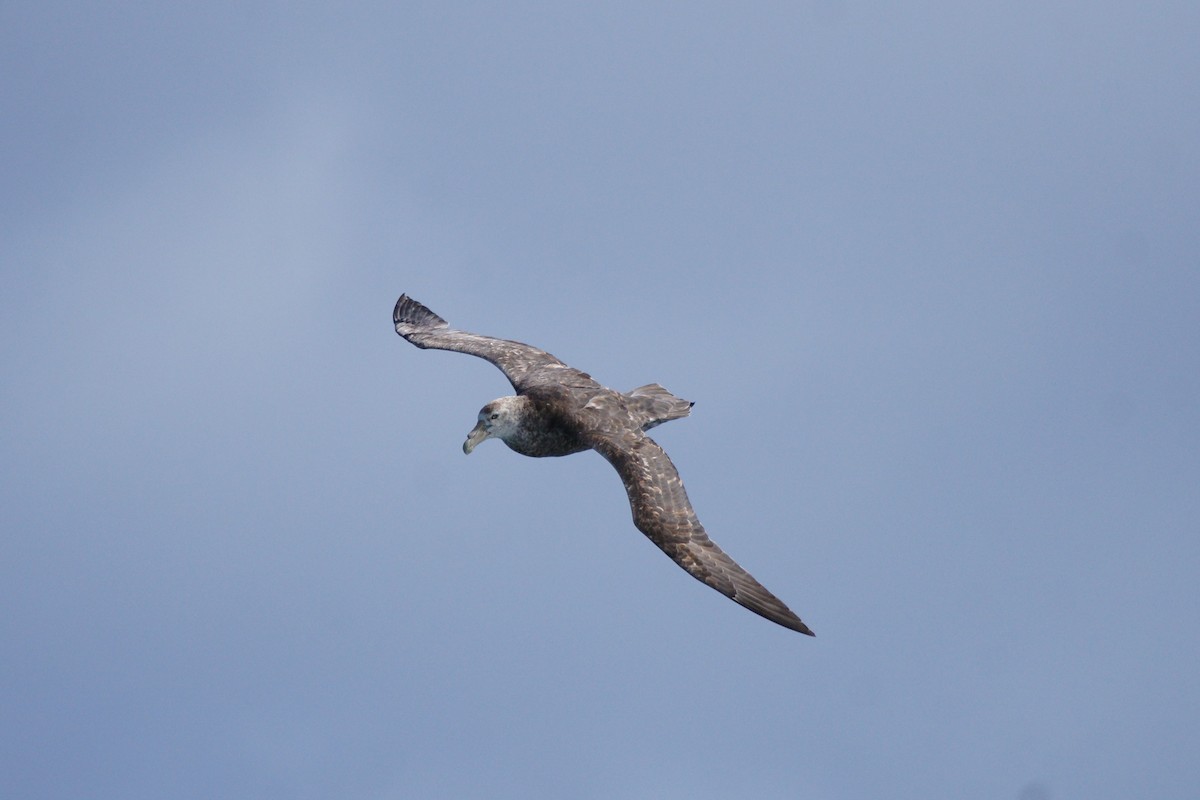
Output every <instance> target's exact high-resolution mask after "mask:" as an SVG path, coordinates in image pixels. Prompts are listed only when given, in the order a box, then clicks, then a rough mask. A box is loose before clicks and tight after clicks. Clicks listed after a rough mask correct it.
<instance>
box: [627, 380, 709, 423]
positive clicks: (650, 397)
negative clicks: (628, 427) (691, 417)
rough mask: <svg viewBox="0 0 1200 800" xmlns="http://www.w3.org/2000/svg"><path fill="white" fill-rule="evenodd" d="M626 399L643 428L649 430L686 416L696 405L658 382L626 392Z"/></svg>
mask: <svg viewBox="0 0 1200 800" xmlns="http://www.w3.org/2000/svg"><path fill="white" fill-rule="evenodd" d="M625 399H626V400H627V401H628V402H629V407H630V409H631V410H632V411H633V413H634V415H635V416H636V417H637V418H638V421H639V422H640V423H641V426H642V430H644V431H648V430H650V429H651V428H653V427H654V426H655V425H661V424H663V423H664V422H670V421H671V420H673V419H679V418H680V417H686V416H687V415H688V414H690V413H691V411H692V406H693V405H695V404H694V403H692V402H691V401H689V400H684V399H683V398H682V397H676V396H675V395H673V394H671V393H670V392H668V391H667V390H666V389H664V388H663V387H661V386H659V385H658V384H657V383H648V384H646V385H645V386H639V387H638V388H636V389H634V390H633V391H631V392H628V393H626V395H625Z"/></svg>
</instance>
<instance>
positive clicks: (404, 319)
mask: <svg viewBox="0 0 1200 800" xmlns="http://www.w3.org/2000/svg"><path fill="white" fill-rule="evenodd" d="M392 322H393V323H394V324H395V325H396V333H399V334H400V335H401V336H403V335H404V334H405V333H411V332H412V331H413V330H419V329H421V328H444V327H446V320H444V319H442V318H441V317H439V316H438V315H437V314H435V313H433V312H432V311H430V310H429V309H428V308H426V307H425V306H423V305H422V304H420V303H418V302H417V301H416V300H413V299H412V298H411V297H409V296H408V295H406V294H402V295H400V299H399V300H397V301H396V307H395V308H394V309H393V310H392ZM401 326H404V327H405V328H406V330H401V329H400V328H401Z"/></svg>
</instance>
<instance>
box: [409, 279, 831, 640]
mask: <svg viewBox="0 0 1200 800" xmlns="http://www.w3.org/2000/svg"><path fill="white" fill-rule="evenodd" d="M392 319H393V321H394V322H395V325H396V332H397V333H398V334H400V335H401V336H402V337H404V338H405V339H407V340H408V341H409V342H411V343H412V344H414V345H416V346H417V347H420V348H432V349H435V350H454V351H456V352H460V353H468V354H470V355H473V356H478V357H480V358H483V359H486V360H488V361H490V362H492V363H493V364H495V365H496V366H497V367H499V368H500V370H501V371H502V372H503V373H504V374H505V376H507V377H508V380H509V381H510V382H511V383H512V385H513V388H514V389H516V390H517V394H516V395H515V396H508V397H501V398H498V399H496V400H493V401H492V402H490V403H488V404H487V405H485V406H484V407H483V408H482V409H481V410H480V412H479V422H478V424H477V425H476V426H475V428H474V430H472V431H471V432H470V434H468V435H467V441H466V442H465V443H464V444H463V450H464V451H465V452H467V453H470V452H471V451H472V450H473V449H474V448H475V446H476V445H478V444H479V443H480V442H482V441H484V440H485V439H490V438H496V439H500V440H501V441H503V442H504V443H505V444H506V445H508V446H509V447H510V448H512V449H513V450H515V451H516V452H518V453H521V454H522V455H527V456H533V457H544V456H565V455H570V454H571V453H578V452H581V451H583V450H588V449H591V450H595V451H596V452H598V453H600V455H602V456H604V458H605V459H607V460H608V462H609V463H610V464H612V465H613V467H614V468H616V470H617V474H618V475H620V476H621V481H622V482H623V483H624V484H625V491H626V493H627V494H628V495H629V506H630V508H631V509H632V511H633V523H634V525H636V526H637V528H638V530H640V531H641V532H642V533H644V534H645V535H646V536H647V537H648V538H649V539H650V541H652V542H654V544H656V545H658V547H659V548H661V549H662V551H663V552H664V553H666V554H667V555H668V556H670V557H671V559H672V560H673V561H674V562H675V563H676V564H678V565H679V566H681V567H683V568H684V569H685V570H687V572H688V574H690V575H692V576H693V577H695V578H696V579H697V580H699V581H701V582H703V583H705V584H707V585H709V586H711V587H712V588H714V589H716V590H717V591H718V592H720V593H721V594H723V595H725V596H726V597H728V598H730V599H732V600H734V601H735V602H737V603H740V604H741V605H743V606H745V607H746V608H748V609H750V610H751V611H753V612H755V613H756V614H760V615H761V616H763V617H766V618H767V619H769V620H771V621H772V622H777V623H779V624H780V625H783V626H784V627H786V628H791V629H792V630H794V631H799V632H800V633H805V634H808V635H809V636H812V635H813V634H812V631H811V630H809V628H808V626H807V625H805V624H804V623H803V622H801V620H800V618H799V617H798V616H796V615H795V614H794V613H792V611H791V610H790V609H789V608H788V607H787V606H786V605H784V604H783V602H782V601H780V600H779V598H777V597H775V595H773V594H771V593H770V592H769V591H767V590H766V588H764V587H763V585H762V584H760V583H759V582H758V581H756V580H755V579H754V578H753V577H752V576H751V575H750V573H748V572H746V570H744V569H742V568H741V567H740V566H738V564H737V562H735V561H734V560H733V559H732V558H730V557H729V556H727V555H726V554H725V552H724V551H723V550H721V548H720V547H718V546H717V545H716V543H715V542H713V541H712V540H711V539H709V538H708V534H706V533H705V532H704V526H703V525H701V524H700V520H699V519H697V517H696V512H695V511H693V510H692V504H691V503H690V502H689V501H688V496H687V492H686V491H685V490H684V488H683V481H682V480H681V479H680V477H679V472H678V470H676V469H675V465H674V464H672V463H671V459H670V458H668V457H667V454H666V452H665V451H664V450H663V449H662V448H661V447H659V446H658V444H657V443H656V442H655V441H654V440H653V439H651V438H650V437H649V436H647V435H646V434H645V431H647V430H649V429H650V428H652V427H654V426H655V425H660V424H662V423H663V422H667V421H670V420H672V419H678V418H680V417H686V416H687V415H688V412H689V411H690V409H691V406H692V404H691V403H689V402H688V401H686V400H682V399H680V398H678V397H676V396H675V395H673V394H671V393H670V392H668V391H667V390H666V389H664V388H663V387H661V386H659V385H658V384H648V385H646V386H640V387H638V388H637V389H634V390H633V391H631V392H627V393H622V392H617V391H614V390H612V389H609V388H607V387H605V386H602V385H600V384H599V383H597V382H596V381H595V380H593V379H592V377H591V376H590V375H588V374H587V373H586V372H580V371H579V370H577V369H574V368H572V367H569V366H567V365H566V364H564V363H563V362H561V361H559V360H558V359H557V358H555V357H554V356H552V355H550V354H549V353H547V352H546V351H545V350H539V349H538V348H536V347H531V346H530V345H527V344H523V343H521V342H514V341H511V340H508V339H495V338H492V337H490V336H480V335H478V334H474V333H468V332H466V331H460V330H456V329H454V328H451V327H450V326H449V325H448V324H447V323H446V321H445V320H444V319H442V318H441V317H439V316H438V315H437V314H435V313H433V312H432V311H430V310H429V309H428V308H426V307H425V306H423V305H421V304H420V303H418V302H417V301H416V300H413V299H412V298H410V297H408V296H407V295H401V296H400V300H399V301H397V303H396V308H395V311H394V312H393V315H392Z"/></svg>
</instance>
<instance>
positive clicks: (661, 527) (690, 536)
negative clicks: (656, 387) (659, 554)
mask: <svg viewBox="0 0 1200 800" xmlns="http://www.w3.org/2000/svg"><path fill="white" fill-rule="evenodd" d="M587 438H588V439H589V441H590V443H591V444H592V447H594V448H595V449H596V450H597V451H598V452H599V453H600V454H601V455H603V456H604V457H605V458H606V459H608V462H609V463H610V464H612V465H613V466H614V467H615V468H616V470H617V473H618V474H619V475H620V476H621V480H622V481H623V482H624V484H625V491H626V492H627V493H628V494H629V505H630V508H631V509H632V510H633V524H634V525H636V526H637V528H638V530H640V531H641V532H642V533H644V534H646V536H647V537H648V538H649V539H650V541H652V542H654V543H655V544H656V545H658V546H659V548H661V549H662V551H663V552H664V553H666V554H667V555H668V556H670V557H671V560H673V561H674V562H675V563H676V564H678V565H679V566H681V567H683V568H684V569H685V570H687V572H688V574H690V575H691V576H692V577H694V578H696V579H697V580H699V581H701V582H702V583H705V584H707V585H709V586H711V587H712V588H714V589H716V590H717V591H718V592H720V593H721V594H723V595H725V596H726V597H728V598H729V599H731V600H733V601H734V602H736V603H740V604H741V605H743V606H745V607H746V608H748V609H750V610H751V611H753V612H754V613H756V614H759V615H761V616H763V617H766V618H767V619H769V620H771V621H772V622H777V623H779V624H780V625H782V626H784V627H785V628H791V629H792V630H794V631H799V632H800V633H805V634H808V635H809V636H812V635H813V632H812V631H811V630H809V628H808V626H807V625H805V624H804V623H803V622H802V621H801V620H800V618H799V617H798V616H796V615H795V614H794V613H793V612H792V610H791V609H789V608H788V607H787V606H786V605H784V604H783V602H782V601H781V600H780V599H779V598H777V597H776V596H775V595H773V594H771V593H770V592H769V591H767V589H766V587H764V586H763V585H762V584H761V583H759V582H758V581H756V580H755V579H754V577H753V576H752V575H751V574H750V573H749V572H746V570H744V569H742V568H741V567H740V566H739V565H738V563H737V562H736V561H734V560H733V559H732V558H730V557H729V556H728V555H726V554H725V551H724V550H722V549H721V548H720V547H718V546H717V545H716V543H715V542H713V540H712V539H709V538H708V534H707V533H705V532H704V526H703V525H701V524H700V520H699V519H698V518H697V517H696V512H695V511H693V510H692V504H691V503H690V502H689V501H688V496H687V492H686V491H685V490H684V488H683V481H682V480H681V479H680V477H679V471H678V470H676V469H675V465H674V464H672V463H671V459H670V458H669V457H668V456H667V453H666V451H665V450H663V449H662V448H661V447H659V445H658V443H656V442H655V441H654V440H653V439H651V438H650V437H649V436H646V435H645V434H643V433H641V432H640V431H624V432H621V433H593V434H591V435H589V436H588V437H587Z"/></svg>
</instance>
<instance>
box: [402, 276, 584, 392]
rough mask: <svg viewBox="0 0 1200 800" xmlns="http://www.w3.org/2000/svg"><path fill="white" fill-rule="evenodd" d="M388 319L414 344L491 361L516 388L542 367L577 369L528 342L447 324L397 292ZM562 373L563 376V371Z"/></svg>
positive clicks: (524, 383)
mask: <svg viewBox="0 0 1200 800" xmlns="http://www.w3.org/2000/svg"><path fill="white" fill-rule="evenodd" d="M392 321H393V322H394V323H395V325H396V333H398V334H400V335H401V336H403V337H404V338H405V339H406V340H408V341H409V342H411V343H412V344H414V345H416V346H417V347H420V348H422V349H425V348H430V349H433V350H453V351H455V352H458V353H467V354H468V355H473V356H478V357H479V358H482V359H486V360H487V361H490V362H492V363H493V364H495V365H496V366H497V367H499V368H500V371H501V372H503V373H504V375H505V377H507V378H508V380H509V382H510V383H512V385H513V388H514V389H516V390H517V391H518V392H519V391H522V390H523V389H525V388H526V386H528V385H529V384H530V383H531V382H534V380H535V375H537V373H539V372H542V371H543V370H549V371H551V372H553V373H558V372H559V371H560V370H568V371H570V372H571V373H577V372H578V370H572V369H571V368H570V367H568V366H567V365H566V364H564V363H563V362H561V361H559V360H558V359H557V358H555V357H554V356H552V355H550V354H549V353H547V352H546V351H545V350H541V349H539V348H537V347H533V346H532V345H528V344H525V343H523V342H514V341H511V340H509V339H496V338H494V337H491V336H481V335H479V334H477V333H468V332H467V331H460V330H456V329H455V328H451V327H450V325H449V324H448V323H447V322H446V320H444V319H442V318H441V317H439V316H438V315H437V314H435V313H433V312H432V311H430V310H429V309H428V308H426V307H425V306H424V305H422V304H421V303H418V302H417V301H416V300H413V299H412V298H411V297H409V296H408V295H406V294H402V295H400V299H399V300H397V301H396V308H395V310H394V311H393V312H392ZM563 377H566V376H565V373H564V375H563ZM543 379H545V380H548V381H551V382H554V381H561V380H562V377H558V376H555V377H550V376H545V375H540V376H537V381H538V382H540V381H542V380H543Z"/></svg>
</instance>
